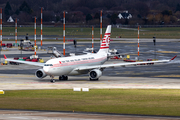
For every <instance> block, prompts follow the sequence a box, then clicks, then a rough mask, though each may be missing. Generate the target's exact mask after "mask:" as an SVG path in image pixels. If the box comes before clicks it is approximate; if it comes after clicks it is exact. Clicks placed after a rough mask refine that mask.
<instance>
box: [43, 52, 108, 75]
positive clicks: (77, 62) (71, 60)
mask: <svg viewBox="0 0 180 120" xmlns="http://www.w3.org/2000/svg"><path fill="white" fill-rule="evenodd" d="M106 61H107V54H98V53H89V54H86V55H79V56H70V57H62V58H55V59H50V60H48V61H47V62H46V63H45V65H44V67H43V70H44V72H45V73H46V74H47V75H50V76H61V75H79V74H87V73H88V72H89V71H87V70H86V71H77V70H74V69H75V68H78V67H80V66H92V65H101V64H104V63H105V62H106Z"/></svg>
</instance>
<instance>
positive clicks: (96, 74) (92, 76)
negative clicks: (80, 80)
mask: <svg viewBox="0 0 180 120" xmlns="http://www.w3.org/2000/svg"><path fill="white" fill-rule="evenodd" d="M101 75H102V71H101V70H99V69H94V70H91V71H90V72H89V77H90V79H92V80H93V79H98V78H99V77H101Z"/></svg>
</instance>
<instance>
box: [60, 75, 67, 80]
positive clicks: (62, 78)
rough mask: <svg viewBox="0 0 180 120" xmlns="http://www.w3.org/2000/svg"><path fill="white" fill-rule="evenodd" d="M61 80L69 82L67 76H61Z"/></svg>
mask: <svg viewBox="0 0 180 120" xmlns="http://www.w3.org/2000/svg"><path fill="white" fill-rule="evenodd" d="M59 80H68V76H65V75H62V76H59Z"/></svg>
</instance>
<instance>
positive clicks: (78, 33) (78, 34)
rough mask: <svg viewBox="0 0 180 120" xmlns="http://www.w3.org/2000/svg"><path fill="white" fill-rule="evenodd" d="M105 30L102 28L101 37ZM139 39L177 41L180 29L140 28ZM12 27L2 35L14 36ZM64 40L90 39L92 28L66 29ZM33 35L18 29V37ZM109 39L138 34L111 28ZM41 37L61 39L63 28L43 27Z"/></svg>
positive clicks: (29, 29)
mask: <svg viewBox="0 0 180 120" xmlns="http://www.w3.org/2000/svg"><path fill="white" fill-rule="evenodd" d="M105 30H106V28H103V35H104V32H105ZM140 30H142V31H140V38H153V37H154V36H155V37H156V38H165V39H167V38H171V39H179V38H180V32H179V31H180V28H179V27H165V28H140ZM14 31H15V28H14V27H3V35H10V36H14V35H15V33H14ZM99 31H100V29H99V28H94V37H95V38H99V37H100V32H99ZM65 32H66V38H91V37H92V28H66V31H65ZM27 33H28V34H29V36H33V35H34V27H18V35H24V36H25V35H26V34H27ZM111 33H112V34H111V38H117V37H119V36H121V37H122V38H137V37H138V33H137V30H136V29H131V28H130V29H121V28H112V32H111ZM38 35H39V36H40V35H41V28H40V27H37V36H38ZM43 36H46V37H48V36H49V37H52V36H55V37H63V28H62V27H43Z"/></svg>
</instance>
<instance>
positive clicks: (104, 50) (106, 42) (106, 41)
mask: <svg viewBox="0 0 180 120" xmlns="http://www.w3.org/2000/svg"><path fill="white" fill-rule="evenodd" d="M110 35H111V25H108V26H107V28H106V32H105V34H104V38H103V41H102V43H101V47H100V50H99V51H98V54H99V53H106V54H107V53H108V50H109V44H110Z"/></svg>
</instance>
